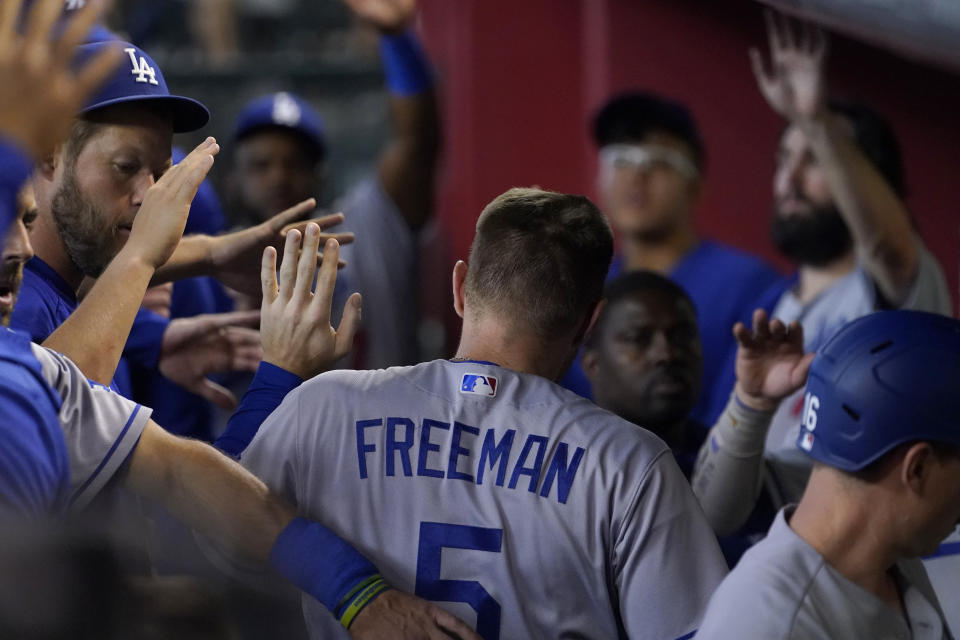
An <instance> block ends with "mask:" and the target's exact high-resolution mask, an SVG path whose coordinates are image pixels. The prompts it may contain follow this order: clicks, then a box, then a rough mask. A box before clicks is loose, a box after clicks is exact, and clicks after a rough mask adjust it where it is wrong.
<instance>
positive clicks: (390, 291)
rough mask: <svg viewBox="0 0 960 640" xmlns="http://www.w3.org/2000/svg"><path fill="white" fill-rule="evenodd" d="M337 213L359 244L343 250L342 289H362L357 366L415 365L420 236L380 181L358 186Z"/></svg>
mask: <svg viewBox="0 0 960 640" xmlns="http://www.w3.org/2000/svg"><path fill="white" fill-rule="evenodd" d="M334 211H343V213H344V216H345V221H344V224H343V228H344V230H345V231H353V232H354V233H355V234H356V240H355V241H354V242H353V243H352V244H348V245H344V247H343V249H342V251H341V257H342V258H343V259H344V260H346V261H347V267H346V269H344V272H343V274H342V277H343V279H344V282H343V285H342V286H341V287H339V289H340V290H341V292H343V291H344V289H347V290H348V291H346V292H345V293H349V292H352V291H359V292H360V294H361V295H362V296H363V313H362V319H361V326H360V335H359V336H358V340H357V345H356V347H355V353H354V354H353V357H354V361H355V362H354V366H355V368H361V369H381V368H385V367H391V366H396V365H407V364H413V363H415V362H417V359H418V356H419V353H418V349H417V328H418V326H417V324H418V318H419V313H418V311H419V308H418V302H417V300H418V289H417V240H416V234H415V233H414V232H413V231H412V230H411V229H410V226H409V225H408V224H407V221H406V220H405V219H404V217H403V214H402V213H401V212H400V210H399V209H398V208H397V205H396V204H394V202H393V200H391V199H390V197H389V196H388V195H387V194H386V193H385V192H384V191H383V186H382V185H381V184H380V181H379V180H377V179H376V178H369V179H367V180H364V181H362V182H360V183H359V184H358V185H357V186H356V187H354V188H353V189H352V190H350V191H349V192H348V193H347V194H346V195H345V196H344V197H343V198H342V199H341V200H339V201H338V202H337V203H336V205H335V208H334ZM338 298H340V299H345V296H343V295H340V296H338ZM341 304H342V303H341ZM339 308H340V306H339V305H338V312H339Z"/></svg>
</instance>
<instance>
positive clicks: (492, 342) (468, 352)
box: [455, 320, 573, 380]
mask: <svg viewBox="0 0 960 640" xmlns="http://www.w3.org/2000/svg"><path fill="white" fill-rule="evenodd" d="M572 350H573V347H572V346H571V345H567V346H565V345H564V344H563V343H562V341H559V340H558V341H557V342H556V343H555V344H552V345H546V344H543V342H542V341H540V340H538V339H536V338H534V337H532V336H528V335H520V334H518V333H517V332H513V331H511V330H510V329H508V328H506V325H505V324H501V323H498V322H495V321H492V322H491V321H483V320H481V321H478V322H467V321H465V322H464V326H463V335H461V336H460V346H459V347H457V354H456V356H455V359H457V360H482V361H484V362H493V363H496V364H498V365H500V366H501V367H504V368H506V369H512V370H514V371H520V372H522V373H532V374H535V375H538V376H542V377H544V378H547V379H548V380H558V379H559V378H560V376H561V375H563V373H564V371H566V369H567V367H569V365H570V354H571V353H572Z"/></svg>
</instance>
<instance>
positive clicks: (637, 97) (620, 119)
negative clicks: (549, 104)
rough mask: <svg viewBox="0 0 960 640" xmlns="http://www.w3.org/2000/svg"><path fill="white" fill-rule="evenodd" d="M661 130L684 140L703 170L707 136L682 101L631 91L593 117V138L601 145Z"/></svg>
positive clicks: (634, 138) (632, 138) (636, 137)
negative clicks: (705, 137) (704, 143)
mask: <svg viewBox="0 0 960 640" xmlns="http://www.w3.org/2000/svg"><path fill="white" fill-rule="evenodd" d="M658 131H659V132H663V133H668V134H670V135H672V136H676V137H677V138H679V139H680V140H683V141H684V142H685V143H686V144H687V145H688V146H689V147H690V151H691V153H692V156H693V163H694V165H696V167H697V169H699V170H700V171H701V172H702V171H703V167H704V165H705V164H706V151H705V149H704V147H703V139H702V138H701V137H700V130H699V128H698V127H697V123H696V121H695V120H694V119H693V114H691V113H690V110H689V109H688V108H687V107H686V105H684V104H682V103H680V102H676V101H674V100H670V99H669V98H664V97H661V96H658V95H655V94H653V93H649V92H646V91H630V92H626V93H621V94H619V95H617V96H614V97H613V98H611V99H610V100H609V101H608V102H607V103H606V104H605V105H604V106H603V107H602V108H601V109H600V111H598V112H597V115H596V116H594V118H593V140H594V142H596V144H597V146H598V147H603V146H606V145H608V144H613V143H617V142H624V141H628V140H637V141H641V140H643V139H644V138H646V137H647V136H648V135H650V134H651V133H655V132H658Z"/></svg>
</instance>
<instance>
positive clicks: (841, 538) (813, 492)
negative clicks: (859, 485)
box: [789, 470, 903, 611]
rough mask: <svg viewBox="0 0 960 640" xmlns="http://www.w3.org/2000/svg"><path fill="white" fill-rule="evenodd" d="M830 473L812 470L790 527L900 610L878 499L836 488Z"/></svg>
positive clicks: (846, 574) (838, 567)
mask: <svg viewBox="0 0 960 640" xmlns="http://www.w3.org/2000/svg"><path fill="white" fill-rule="evenodd" d="M835 473H836V472H833V471H827V472H824V471H823V470H815V471H814V473H813V475H811V477H810V482H809V484H808V485H807V489H806V491H805V492H804V494H803V499H802V500H800V504H799V505H797V509H796V511H794V513H793V516H792V517H791V518H790V522H789V525H790V528H791V529H793V531H794V532H795V533H796V534H797V535H798V536H800V537H801V538H803V540H804V541H805V542H806V543H807V544H809V545H810V546H811V547H813V548H814V549H815V550H816V551H817V552H818V553H819V554H820V555H822V556H823V558H824V560H826V562H827V564H829V565H830V566H831V567H833V568H834V569H835V570H836V571H838V572H839V573H840V574H841V575H843V576H844V577H846V578H847V579H848V580H850V581H851V582H853V583H854V584H857V585H859V586H860V587H862V588H864V589H866V590H867V591H869V592H871V593H873V594H874V595H876V596H877V597H878V598H880V599H881V600H883V601H884V602H885V603H886V604H887V605H888V606H890V607H891V608H893V609H894V610H897V611H902V608H903V605H902V602H901V600H900V595H899V591H898V589H897V586H896V581H895V580H894V578H893V576H892V574H891V569H892V568H893V566H894V565H895V564H896V561H897V559H898V555H897V551H896V546H895V543H894V542H892V541H891V540H890V539H889V537H888V536H886V535H885V534H887V532H888V531H889V529H890V527H889V526H887V523H885V522H883V521H882V520H883V518H884V514H883V512H882V511H880V510H878V509H877V504H878V501H876V500H867V499H864V496H863V495H862V494H861V492H852V491H851V489H850V487H849V486H841V484H840V483H842V480H838V478H837V477H836V476H835V475H834V474H835Z"/></svg>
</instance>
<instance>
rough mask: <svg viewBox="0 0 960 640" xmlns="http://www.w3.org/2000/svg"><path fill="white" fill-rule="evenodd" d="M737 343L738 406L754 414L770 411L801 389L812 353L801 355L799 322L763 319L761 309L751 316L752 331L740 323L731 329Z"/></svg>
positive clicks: (805, 379)
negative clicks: (786, 323)
mask: <svg viewBox="0 0 960 640" xmlns="http://www.w3.org/2000/svg"><path fill="white" fill-rule="evenodd" d="M733 335H734V337H735V338H736V339H737V343H738V346H737V364H736V369H737V384H736V386H735V387H734V389H735V390H736V394H737V397H738V398H739V399H740V402H742V403H743V404H745V405H747V406H748V407H750V408H752V409H756V410H758V411H773V410H774V409H776V408H777V406H778V405H779V404H780V401H781V400H782V399H783V398H786V397H787V396H789V395H790V394H791V393H793V392H794V391H796V390H797V389H800V388H801V387H803V385H804V384H806V381H807V373H808V372H809V371H810V363H811V362H813V356H814V354H813V353H807V354H804V352H803V329H802V328H801V327H800V323H799V322H796V321H794V322H791V323H790V324H789V325H784V324H783V322H782V321H780V320H779V319H777V318H774V319H773V320H768V319H767V313H766V311H764V310H763V309H757V310H756V311H754V312H753V330H752V331H751V330H750V329H748V328H747V327H746V326H745V325H744V324H743V323H742V322H738V323H737V324H736V325H734V327H733Z"/></svg>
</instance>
